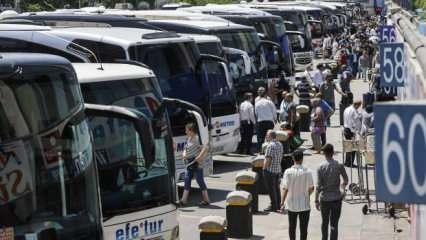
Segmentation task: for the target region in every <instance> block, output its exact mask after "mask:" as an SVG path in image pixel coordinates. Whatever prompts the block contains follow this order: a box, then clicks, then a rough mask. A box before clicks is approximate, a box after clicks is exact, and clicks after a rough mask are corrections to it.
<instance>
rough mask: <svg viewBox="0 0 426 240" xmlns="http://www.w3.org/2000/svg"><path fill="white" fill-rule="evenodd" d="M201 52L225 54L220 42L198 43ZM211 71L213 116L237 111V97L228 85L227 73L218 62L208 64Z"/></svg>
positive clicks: (210, 83)
mask: <svg viewBox="0 0 426 240" xmlns="http://www.w3.org/2000/svg"><path fill="white" fill-rule="evenodd" d="M197 46H198V48H199V49H200V53H203V54H211V55H215V56H218V57H222V56H223V52H222V45H221V44H220V43H219V42H202V43H197ZM206 70H207V72H208V73H209V79H208V81H209V91H210V97H211V110H212V117H220V116H224V115H230V114H235V113H236V108H235V105H236V99H235V96H234V93H233V92H232V89H231V88H230V87H229V85H228V81H227V79H226V73H225V72H223V69H222V68H219V67H218V65H217V64H209V63H207V64H206Z"/></svg>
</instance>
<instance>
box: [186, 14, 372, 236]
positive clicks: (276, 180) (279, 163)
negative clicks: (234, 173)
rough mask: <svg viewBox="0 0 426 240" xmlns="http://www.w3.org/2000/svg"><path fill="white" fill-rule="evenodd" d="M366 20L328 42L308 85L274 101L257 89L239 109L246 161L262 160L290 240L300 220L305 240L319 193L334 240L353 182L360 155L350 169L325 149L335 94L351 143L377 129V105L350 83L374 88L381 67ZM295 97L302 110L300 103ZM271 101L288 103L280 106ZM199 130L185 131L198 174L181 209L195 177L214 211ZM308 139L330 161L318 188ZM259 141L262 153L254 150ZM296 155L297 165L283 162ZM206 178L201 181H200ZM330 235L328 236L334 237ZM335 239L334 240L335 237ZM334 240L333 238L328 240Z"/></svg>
mask: <svg viewBox="0 0 426 240" xmlns="http://www.w3.org/2000/svg"><path fill="white" fill-rule="evenodd" d="M373 20H374V18H373V19H372V18H366V19H364V21H363V22H361V23H360V24H359V25H358V26H357V27H351V28H348V29H346V30H345V31H344V33H341V34H339V35H338V34H328V35H326V36H325V37H324V39H323V49H322V51H323V58H324V60H326V59H328V58H330V59H331V60H332V61H329V62H327V61H324V62H325V63H322V64H318V65H317V66H315V69H314V68H313V66H311V65H309V66H307V67H306V71H305V72H304V78H302V80H301V81H300V82H297V83H296V84H295V85H294V86H292V89H291V90H290V91H281V92H280V94H281V96H280V97H279V98H276V96H268V94H267V93H268V92H267V91H266V89H265V88H264V87H260V88H258V91H257V96H256V97H255V96H254V94H253V93H251V92H247V93H246V94H245V95H244V101H243V102H242V103H241V104H240V106H239V112H240V120H241V143H240V146H239V152H240V153H241V154H248V155H254V154H263V155H264V156H265V161H264V164H263V177H264V181H265V185H266V187H267V189H268V194H269V197H270V202H271V203H270V206H269V207H268V208H267V209H265V211H274V212H286V213H287V214H288V221H289V236H290V239H292V240H293V239H295V231H296V230H295V228H296V225H297V218H299V221H300V224H299V225H300V235H301V239H302V240H305V239H307V232H308V230H307V229H308V223H309V216H310V209H311V208H310V196H311V194H312V193H314V192H315V206H316V208H317V209H318V210H320V211H321V216H322V221H323V222H322V239H323V240H327V239H331V240H335V239H337V236H338V222H339V217H340V213H341V207H342V200H343V199H344V196H345V192H346V190H345V189H346V186H347V184H348V176H347V174H346V170H345V167H344V165H345V166H347V167H355V166H356V165H355V164H354V160H355V153H349V154H346V161H345V163H344V164H342V163H339V162H338V161H336V160H335V159H334V157H333V156H334V146H333V144H331V143H328V142H327V128H329V127H330V126H331V121H330V118H331V117H332V116H333V114H335V112H336V107H337V104H336V93H337V94H340V95H341V96H342V101H341V102H340V105H339V106H340V112H342V113H343V114H342V118H343V119H342V120H343V121H342V122H341V123H340V125H343V128H342V129H343V133H342V135H343V136H344V137H345V138H346V140H351V139H354V138H357V137H363V136H366V135H367V134H369V133H370V131H371V129H372V128H373V127H374V114H373V109H372V105H371V104H372V103H369V102H364V103H363V102H362V101H361V100H358V99H355V100H354V99H353V94H352V91H351V82H352V81H353V80H354V79H359V80H363V81H369V80H370V75H371V74H370V73H369V72H370V69H371V68H373V67H375V66H376V65H378V64H379V63H378V54H379V53H378V49H377V43H378V42H377V27H378V24H377V21H373ZM296 97H297V99H298V103H296V102H295V98H296ZM273 99H282V101H281V102H274V100H273ZM194 131H195V130H194V128H193V127H192V126H190V125H189V126H187V134H188V144H187V145H186V148H185V151H184V159H186V160H187V162H188V161H189V162H194V163H195V164H196V166H195V167H194V168H191V169H188V174H187V175H186V178H185V190H184V194H183V197H182V199H181V204H182V205H184V204H186V202H187V199H188V195H189V188H190V182H191V179H192V178H193V177H194V175H195V176H196V180H197V182H198V183H199V185H200V187H201V190H202V194H203V201H202V202H201V203H200V204H201V205H207V204H209V198H208V194H207V187H206V185H205V183H204V180H203V179H202V171H200V170H199V168H200V166H201V165H202V164H201V162H202V158H203V157H204V155H205V148H204V147H203V146H199V145H197V143H196V141H195V140H194V139H195V138H196V136H195V134H194ZM280 131H286V134H287V135H288V138H287V139H286V140H285V141H281V140H278V138H277V134H279V132H280ZM303 131H305V132H306V131H309V132H310V133H311V138H312V150H313V153H314V154H321V153H322V154H324V158H325V159H324V161H323V163H321V165H320V166H319V168H318V169H317V174H316V176H317V181H316V186H314V181H313V174H312V171H311V170H309V169H308V168H306V167H305V166H303V151H302V150H299V149H298V147H299V146H300V145H301V144H302V143H303V141H302V140H301V132H303ZM254 134H256V138H257V145H256V147H255V148H252V138H253V136H254ZM288 153H291V156H292V158H291V159H292V161H293V162H292V163H290V164H283V162H284V161H288V158H287V159H285V157H284V156H286V155H287V156H288ZM200 176H201V177H200ZM329 229H330V231H329ZM329 235H330V236H329ZM328 237H330V238H328Z"/></svg>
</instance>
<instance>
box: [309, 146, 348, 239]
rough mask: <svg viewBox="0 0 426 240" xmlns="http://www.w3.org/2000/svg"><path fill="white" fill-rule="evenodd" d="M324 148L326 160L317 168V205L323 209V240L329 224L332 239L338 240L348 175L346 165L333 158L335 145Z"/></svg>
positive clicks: (325, 237) (326, 234)
mask: <svg viewBox="0 0 426 240" xmlns="http://www.w3.org/2000/svg"><path fill="white" fill-rule="evenodd" d="M322 150H323V152H324V155H325V160H326V161H324V162H323V163H322V164H321V165H320V166H319V168H318V170H317V177H318V179H317V189H316V192H315V206H316V208H317V209H318V210H320V211H321V217H322V225H321V232H322V240H328V225H329V224H330V240H337V238H338V234H339V233H338V226H339V218H340V213H341V210H342V200H343V198H344V192H345V191H346V190H345V189H346V185H347V184H348V175H347V174H346V170H345V167H344V166H343V165H342V164H340V163H338V162H337V161H336V160H334V159H333V155H334V147H333V145H331V144H329V143H327V144H326V145H324V147H323V148H322ZM340 177H342V178H343V183H342V185H340ZM341 190H343V192H342V191H341Z"/></svg>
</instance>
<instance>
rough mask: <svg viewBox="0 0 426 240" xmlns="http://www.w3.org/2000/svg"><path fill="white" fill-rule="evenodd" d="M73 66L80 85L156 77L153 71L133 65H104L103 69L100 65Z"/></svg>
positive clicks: (78, 64) (76, 64)
mask: <svg viewBox="0 0 426 240" xmlns="http://www.w3.org/2000/svg"><path fill="white" fill-rule="evenodd" d="M72 66H73V67H74V69H75V72H76V74H77V78H78V81H79V82H80V83H91V82H106V81H114V80H126V79H135V78H147V77H155V75H154V72H153V71H152V70H151V69H149V68H145V67H141V66H137V65H131V64H122V63H103V64H102V68H101V65H100V64H99V63H73V64H72Z"/></svg>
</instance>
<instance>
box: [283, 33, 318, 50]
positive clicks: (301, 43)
mask: <svg viewBox="0 0 426 240" xmlns="http://www.w3.org/2000/svg"><path fill="white" fill-rule="evenodd" d="M288 37H289V39H290V43H291V47H292V49H293V52H295V53H296V52H307V51H311V50H312V46H311V45H309V44H307V41H306V38H305V37H304V35H302V34H289V35H288Z"/></svg>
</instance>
